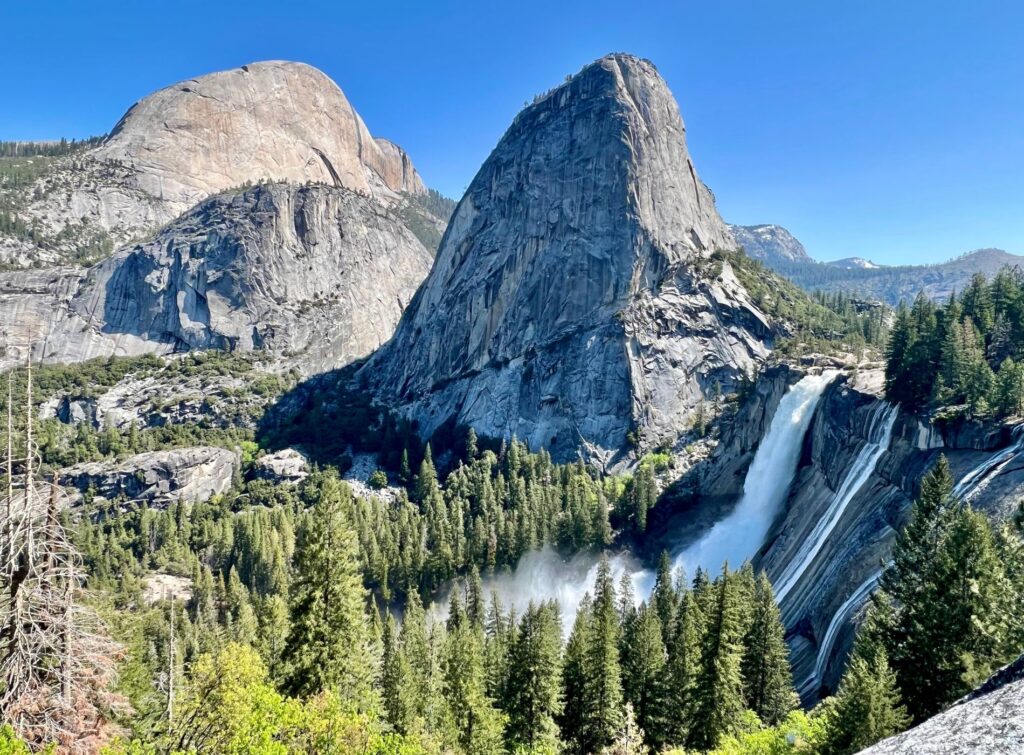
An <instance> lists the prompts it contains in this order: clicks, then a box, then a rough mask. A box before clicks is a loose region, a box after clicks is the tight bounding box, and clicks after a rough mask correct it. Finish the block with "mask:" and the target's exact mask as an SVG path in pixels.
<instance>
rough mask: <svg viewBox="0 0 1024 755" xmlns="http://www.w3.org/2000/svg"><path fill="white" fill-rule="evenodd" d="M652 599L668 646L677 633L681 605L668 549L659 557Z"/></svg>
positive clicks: (663, 637)
mask: <svg viewBox="0 0 1024 755" xmlns="http://www.w3.org/2000/svg"><path fill="white" fill-rule="evenodd" d="M652 601H653V603H654V610H655V611H657V612H658V620H659V621H660V622H661V632H662V639H663V640H664V642H665V646H666V647H668V646H669V645H671V643H672V639H671V638H672V636H673V635H674V634H675V618H676V611H677V609H678V605H679V596H678V594H677V593H676V590H675V584H674V580H673V578H672V562H671V561H670V560H669V557H668V551H662V552H661V555H660V556H659V557H658V570H657V573H656V575H655V578H654V590H653V592H652Z"/></svg>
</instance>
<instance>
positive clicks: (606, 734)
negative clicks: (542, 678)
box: [583, 555, 622, 752]
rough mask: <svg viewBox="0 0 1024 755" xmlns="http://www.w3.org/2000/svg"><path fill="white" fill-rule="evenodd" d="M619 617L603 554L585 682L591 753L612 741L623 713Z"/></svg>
mask: <svg viewBox="0 0 1024 755" xmlns="http://www.w3.org/2000/svg"><path fill="white" fill-rule="evenodd" d="M619 631H620V627H619V616H618V610H617V605H616V600H615V585H614V583H613V581H612V570H611V564H610V563H609V561H608V557H607V556H604V555H602V556H601V561H600V563H599V564H598V567H597V582H596V584H595V585H594V607H593V617H592V627H591V639H590V647H589V648H588V649H587V673H586V683H585V685H584V700H585V706H586V708H585V709H586V716H585V718H584V721H583V731H584V737H585V739H584V742H585V744H586V749H587V751H589V752H593V751H596V750H598V749H600V748H601V747H604V746H605V745H607V744H608V743H609V742H611V740H612V737H614V736H615V732H616V731H617V730H618V727H619V723H620V717H621V714H622V710H621V706H622V678H621V671H620V666H619Z"/></svg>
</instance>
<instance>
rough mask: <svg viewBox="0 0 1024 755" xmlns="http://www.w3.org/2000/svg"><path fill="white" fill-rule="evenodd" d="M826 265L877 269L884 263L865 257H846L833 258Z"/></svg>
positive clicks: (849, 268) (848, 268)
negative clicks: (877, 262)
mask: <svg viewBox="0 0 1024 755" xmlns="http://www.w3.org/2000/svg"><path fill="white" fill-rule="evenodd" d="M825 264H826V265H831V266H832V267H838V268H840V269H841V270H877V269H878V268H880V267H882V265H877V264H875V263H874V262H872V261H871V260H866V259H864V258H863V257H844V258H843V259H841V260H832V261H831V262H826V263H825Z"/></svg>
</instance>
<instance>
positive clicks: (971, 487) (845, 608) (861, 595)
mask: <svg viewBox="0 0 1024 755" xmlns="http://www.w3.org/2000/svg"><path fill="white" fill-rule="evenodd" d="M1022 451H1024V430H1022V428H1019V427H1018V428H1017V429H1016V430H1015V431H1014V442H1013V443H1011V444H1010V445H1009V446H1007V447H1006V448H1003V449H1001V450H999V451H997V452H996V453H994V454H992V456H989V457H988V458H987V459H985V460H984V461H983V462H981V463H980V464H978V465H977V466H976V467H974V468H973V469H972V470H971V471H969V472H968V473H967V474H965V475H964V476H963V477H962V478H960V482H958V483H957V484H956V486H954V488H953V493H952V497H953V498H955V499H958V500H963V501H970V500H971V499H972V498H974V497H975V496H976V495H978V493H980V492H982V491H983V490H984V489H985V488H986V487H988V484H989V483H990V482H991V481H992V480H993V479H995V478H996V477H998V476H999V473H1000V472H1002V471H1003V469H1004V468H1005V467H1006V465H1007V464H1009V463H1010V462H1011V461H1013V460H1014V459H1015V458H1017V456H1018V455H1019V454H1020V453H1021V452H1022ZM876 463H877V462H876ZM881 578H882V570H878V571H876V572H874V573H873V574H872V575H871V576H870V577H868V578H867V579H866V580H864V582H863V583H861V584H860V585H859V586H858V587H857V589H856V590H854V591H853V593H851V594H850V597H848V598H847V599H846V601H845V602H844V603H843V604H842V605H841V606H839V608H838V610H836V612H835V614H834V615H833V616H832V620H831V621H830V622H829V624H828V628H827V629H826V630H825V635H824V636H823V637H822V640H821V643H820V644H819V646H818V656H817V658H816V660H815V664H814V672H813V673H812V674H811V675H810V676H809V677H807V679H805V680H804V682H803V684H802V685H800V690H799V692H800V694H801V695H808V694H811V693H813V692H814V687H815V686H816V685H817V684H819V683H820V682H821V677H822V674H824V673H825V666H826V665H827V664H828V658H829V655H830V654H831V653H832V647H833V645H835V641H836V638H837V637H838V636H839V630H840V629H842V627H843V626H845V625H846V622H847V620H848V619H849V617H850V615H851V614H852V613H853V612H854V611H856V610H857V609H858V608H860V607H861V606H862V605H863V604H864V603H865V602H866V601H867V599H868V598H869V597H870V595H871V593H872V592H873V591H874V589H875V586H876V585H877V584H878V581H879V580H880V579H881ZM782 587H784V585H783V584H781V580H780V588H779V589H777V590H776V597H777V598H778V599H779V601H781V600H782V598H783V596H784V595H785V592H784V591H783V590H782V589H781V588H782ZM788 589H789V588H787V590H788Z"/></svg>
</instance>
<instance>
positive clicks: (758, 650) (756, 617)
mask: <svg viewBox="0 0 1024 755" xmlns="http://www.w3.org/2000/svg"><path fill="white" fill-rule="evenodd" d="M743 645H744V653H743V665H742V671H743V688H744V698H745V699H746V704H747V707H748V708H750V709H751V710H752V711H754V712H755V713H756V714H757V715H758V717H759V718H760V719H761V721H762V722H764V723H765V724H768V725H769V726H775V725H776V724H778V723H780V722H781V721H782V720H783V719H784V718H785V717H786V714H788V713H789V712H790V711H791V710H792V709H793V708H794V707H796V703H797V699H796V693H795V692H794V691H793V673H792V670H791V669H790V667H789V648H788V647H787V646H786V641H785V627H784V626H783V625H782V616H781V614H780V613H779V607H778V605H777V604H776V603H775V594H774V592H772V585H771V582H769V581H768V576H767V575H766V574H765V573H764V572H761V574H760V575H758V578H757V588H756V590H755V593H754V611H753V618H752V621H751V624H750V628H749V629H748V630H747V634H746V637H745V638H744V642H743Z"/></svg>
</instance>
